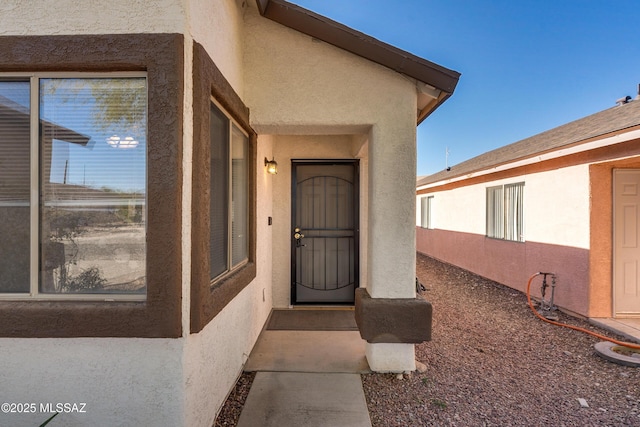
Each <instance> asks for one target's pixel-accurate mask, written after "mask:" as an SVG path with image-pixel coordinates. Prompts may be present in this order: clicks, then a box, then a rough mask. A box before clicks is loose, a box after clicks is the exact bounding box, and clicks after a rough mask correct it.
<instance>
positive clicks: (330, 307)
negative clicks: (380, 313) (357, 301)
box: [273, 304, 356, 310]
mask: <svg viewBox="0 0 640 427" xmlns="http://www.w3.org/2000/svg"><path fill="white" fill-rule="evenodd" d="M355 308H356V307H355V305H343V304H341V305H290V306H289V310H355ZM273 310H279V309H278V308H273Z"/></svg>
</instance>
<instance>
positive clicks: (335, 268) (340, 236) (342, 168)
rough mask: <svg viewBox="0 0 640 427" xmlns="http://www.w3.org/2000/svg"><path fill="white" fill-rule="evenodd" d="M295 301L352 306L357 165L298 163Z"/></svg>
mask: <svg viewBox="0 0 640 427" xmlns="http://www.w3.org/2000/svg"><path fill="white" fill-rule="evenodd" d="M292 171H293V178H292V179H293V188H292V191H293V195H292V196H293V203H292V207H293V212H292V228H291V237H292V238H291V242H292V244H291V253H292V263H291V264H292V270H293V271H292V275H291V276H292V299H291V300H292V302H293V303H294V304H353V302H354V295H355V289H356V288H357V287H358V238H357V235H358V179H357V178H358V173H357V171H358V164H357V163H356V162H354V161H343V162H340V161H332V162H295V161H294V162H293V168H292Z"/></svg>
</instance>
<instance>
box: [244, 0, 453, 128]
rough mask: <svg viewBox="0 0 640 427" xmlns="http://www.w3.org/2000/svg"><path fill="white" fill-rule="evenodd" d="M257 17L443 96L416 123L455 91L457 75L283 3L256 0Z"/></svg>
mask: <svg viewBox="0 0 640 427" xmlns="http://www.w3.org/2000/svg"><path fill="white" fill-rule="evenodd" d="M256 3H257V5H258V10H259V11H260V14H261V15H262V16H264V17H266V18H268V19H271V20H272V21H275V22H277V23H279V24H282V25H284V26H287V27H289V28H292V29H294V30H296V31H299V32H301V33H303V34H307V35H309V36H311V37H314V38H316V39H318V40H322V41H324V42H327V43H329V44H332V45H334V46H336V47H338V48H340V49H344V50H346V51H348V52H351V53H353V54H355V55H358V56H361V57H363V58H365V59H368V60H370V61H373V62H376V63H378V64H380V65H383V66H385V67H387V68H390V69H392V70H393V71H396V72H398V73H402V74H405V75H407V76H409V77H412V78H414V79H416V80H418V81H421V82H424V83H427V84H428V85H431V86H433V87H435V88H436V89H438V90H441V91H443V92H445V93H446V95H445V96H441V97H440V98H439V99H438V100H437V103H436V104H435V105H434V106H433V107H432V108H431V110H430V111H429V112H426V111H422V112H419V116H418V123H420V122H421V121H422V120H424V119H425V118H426V117H427V116H428V115H429V114H430V113H431V112H433V111H434V110H435V109H436V108H437V107H438V106H439V105H440V104H442V103H443V102H444V101H445V100H446V99H447V98H448V97H449V96H451V94H452V93H453V91H454V90H455V88H456V85H457V84H458V80H459V79H460V73H458V72H457V71H453V70H450V69H448V68H445V67H442V66H440V65H438V64H436V63H433V62H431V61H427V60H426V59H423V58H420V57H418V56H415V55H413V54H411V53H409V52H406V51H403V50H401V49H398V48H396V47H394V46H391V45H389V44H387V43H384V42H381V41H380V40H376V39H375V38H373V37H371V36H368V35H366V34H364V33H361V32H359V31H356V30H354V29H353V28H349V27H347V26H345V25H342V24H340V23H338V22H336V21H333V20H331V19H329V18H327V17H325V16H322V15H319V14H317V13H314V12H311V11H310V10H307V9H304V8H302V7H300V6H297V5H295V4H292V3H289V2H286V1H283V0H257V1H256Z"/></svg>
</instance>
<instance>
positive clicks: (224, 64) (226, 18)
mask: <svg viewBox="0 0 640 427" xmlns="http://www.w3.org/2000/svg"><path fill="white" fill-rule="evenodd" d="M186 3H187V10H188V16H189V33H190V34H191V36H192V37H193V38H194V40H196V41H197V42H198V43H200V44H201V45H202V46H204V48H205V49H206V50H207V52H208V53H209V56H211V59H213V62H214V63H215V64H216V66H217V67H218V69H219V70H220V71H221V72H222V74H224V76H225V78H226V79H227V80H228V81H229V83H230V84H231V86H233V89H234V90H235V91H236V93H237V94H238V95H239V96H240V98H243V97H244V84H243V78H242V68H243V64H242V60H243V53H244V51H243V49H242V44H243V38H244V21H243V16H244V11H245V10H246V9H247V8H248V4H247V2H246V1H234V0H225V1H220V0H216V1H211V0H186Z"/></svg>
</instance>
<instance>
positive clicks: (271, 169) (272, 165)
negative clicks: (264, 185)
mask: <svg viewBox="0 0 640 427" xmlns="http://www.w3.org/2000/svg"><path fill="white" fill-rule="evenodd" d="M264 165H265V166H266V167H267V172H268V173H270V174H271V175H275V174H277V173H278V163H276V161H275V160H274V159H271V160H269V159H267V158H266V157H265V158H264Z"/></svg>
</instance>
